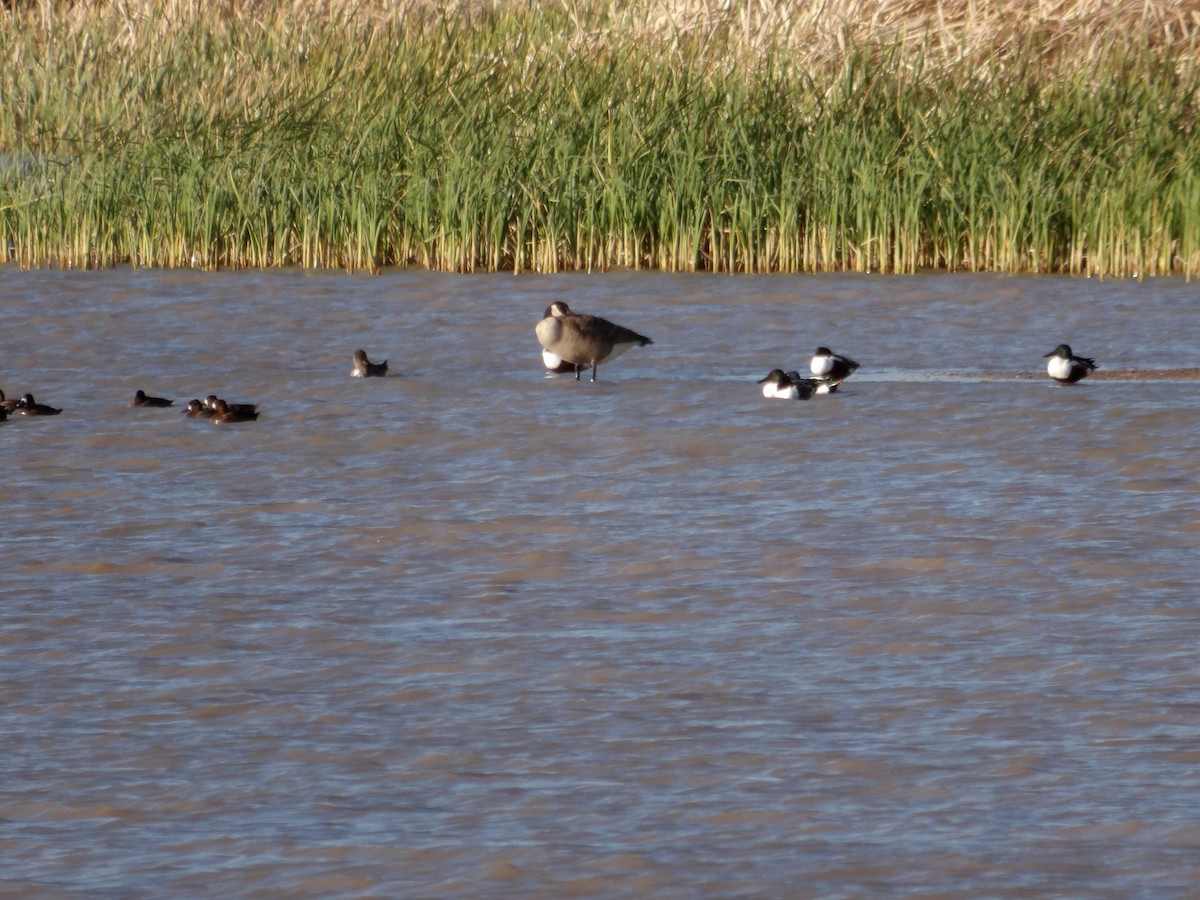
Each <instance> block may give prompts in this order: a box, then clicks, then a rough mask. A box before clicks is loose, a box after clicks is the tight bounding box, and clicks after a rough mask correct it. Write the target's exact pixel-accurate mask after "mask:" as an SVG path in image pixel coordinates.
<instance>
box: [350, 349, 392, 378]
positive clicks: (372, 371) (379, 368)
mask: <svg viewBox="0 0 1200 900" xmlns="http://www.w3.org/2000/svg"><path fill="white" fill-rule="evenodd" d="M386 374H387V360H386V359H385V360H384V361H383V362H381V363H373V362H371V360H369V359H367V352H366V351H365V350H355V351H354V368H353V369H352V370H351V372H350V376H351V377H352V378H382V377H383V376H384V375H386Z"/></svg>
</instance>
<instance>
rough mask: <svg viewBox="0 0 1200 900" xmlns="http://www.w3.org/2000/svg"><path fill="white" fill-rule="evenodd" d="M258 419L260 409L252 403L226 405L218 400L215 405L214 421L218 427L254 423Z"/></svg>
mask: <svg viewBox="0 0 1200 900" xmlns="http://www.w3.org/2000/svg"><path fill="white" fill-rule="evenodd" d="M257 418H258V408H257V407H256V406H254V404H252V403H232V404H230V403H226V402H225V401H224V400H222V399H220V398H219V397H218V398H217V401H216V403H214V404H213V414H212V420H213V422H214V423H216V424H218V425H224V424H227V423H229V422H253V421H254V420H255V419H257Z"/></svg>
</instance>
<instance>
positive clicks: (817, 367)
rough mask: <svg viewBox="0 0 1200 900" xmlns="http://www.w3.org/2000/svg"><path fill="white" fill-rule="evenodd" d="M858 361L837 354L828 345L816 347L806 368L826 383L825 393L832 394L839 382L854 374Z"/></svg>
mask: <svg viewBox="0 0 1200 900" xmlns="http://www.w3.org/2000/svg"><path fill="white" fill-rule="evenodd" d="M857 368H858V363H856V362H855V361H854V360H852V359H851V358H850V357H848V356H839V355H838V354H836V353H834V352H833V351H832V350H830V349H829V348H828V347H818V348H817V349H816V352H814V353H813V358H812V361H811V362H810V363H809V364H808V369H809V371H810V372H812V373H813V375H815V376H817V378H818V379H820V381H821V382H822V383H823V384H825V385H828V390H826V391H823V393H826V394H832V393H833V392H834V391H835V390H836V389H837V386H838V385H839V384H841V383H842V382H843V381H845V380H846V379H847V378H849V377H850V376H851V375H853V374H854V371H855V370H856V369H857Z"/></svg>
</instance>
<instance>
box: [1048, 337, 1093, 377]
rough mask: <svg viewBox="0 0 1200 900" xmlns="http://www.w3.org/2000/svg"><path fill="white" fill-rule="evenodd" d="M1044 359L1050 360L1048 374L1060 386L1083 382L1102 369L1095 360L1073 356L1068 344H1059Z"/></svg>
mask: <svg viewBox="0 0 1200 900" xmlns="http://www.w3.org/2000/svg"><path fill="white" fill-rule="evenodd" d="M1042 359H1049V360H1050V362H1048V363H1047V364H1046V373H1047V374H1048V375H1049V376H1050V377H1051V378H1053V379H1054V380H1055V381H1057V382H1058V383H1059V384H1074V383H1075V382H1077V381H1082V380H1083V379H1084V378H1087V377H1088V376H1089V375H1091V374H1092V373H1093V372H1094V371H1096V370H1097V369H1098V368H1100V367H1099V366H1098V365H1096V361H1095V360H1094V359H1088V358H1087V357H1086V356H1076V355H1075V354H1073V353H1072V352H1071V348H1070V347H1069V346H1067V345H1066V344H1059V345H1058V346H1057V347H1055V348H1054V349H1053V350H1051V351H1050V352H1049V353H1047V354H1046V355H1045V356H1043V357H1042Z"/></svg>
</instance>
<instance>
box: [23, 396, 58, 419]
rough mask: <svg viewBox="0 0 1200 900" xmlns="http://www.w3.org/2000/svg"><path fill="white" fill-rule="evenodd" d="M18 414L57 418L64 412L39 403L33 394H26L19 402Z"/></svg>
mask: <svg viewBox="0 0 1200 900" xmlns="http://www.w3.org/2000/svg"><path fill="white" fill-rule="evenodd" d="M17 412H18V413H20V414H21V415H23V416H57V415H58V414H59V413H60V412H62V410H61V409H55V408H54V407H53V406H47V405H46V404H44V403H38V402H37V401H36V400H34V399H33V394H25V395H24V396H23V397H22V398H21V399H20V400H18V401H17Z"/></svg>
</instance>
